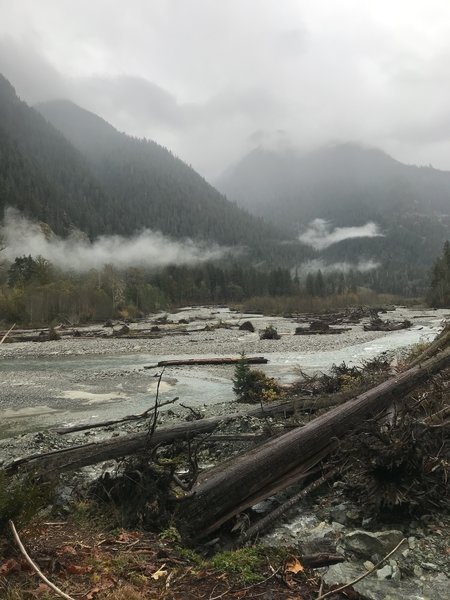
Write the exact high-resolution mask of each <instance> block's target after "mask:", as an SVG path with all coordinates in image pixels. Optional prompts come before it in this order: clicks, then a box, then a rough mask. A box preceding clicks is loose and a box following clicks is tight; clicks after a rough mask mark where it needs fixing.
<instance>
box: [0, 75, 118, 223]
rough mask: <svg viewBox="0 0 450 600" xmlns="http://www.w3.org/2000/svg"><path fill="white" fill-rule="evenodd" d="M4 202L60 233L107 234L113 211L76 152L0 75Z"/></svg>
mask: <svg viewBox="0 0 450 600" xmlns="http://www.w3.org/2000/svg"><path fill="white" fill-rule="evenodd" d="M7 206H12V207H15V208H18V209H19V210H21V211H23V212H24V213H25V214H27V215H28V216H31V217H35V218H38V219H40V220H42V221H45V222H47V223H48V224H49V225H50V226H51V227H52V228H53V229H54V230H55V231H56V232H57V233H61V234H62V233H65V232H67V231H68V230H69V229H70V227H71V226H76V227H78V228H80V229H82V230H83V231H85V232H87V233H89V234H90V235H94V234H96V233H98V232H102V233H104V232H110V231H112V230H113V227H112V226H111V223H110V222H109V218H108V215H110V214H111V213H114V212H117V211H118V205H117V203H114V201H113V200H112V199H111V198H109V197H108V196H107V194H106V193H105V192H104V191H103V190H102V188H101V185H100V184H99V182H98V181H97V180H96V178H95V176H94V175H93V174H92V172H91V170H90V168H89V166H88V165H87V162H86V161H85V159H84V158H83V157H82V156H81V154H80V153H79V152H78V151H77V150H76V149H75V148H74V147H73V146H72V145H71V144H70V143H69V142H68V141H67V140H66V139H65V138H64V137H63V135H62V134H61V133H60V132H58V131H57V130H56V129H55V128H54V127H52V126H51V125H50V124H49V123H47V121H46V120H45V119H44V118H43V117H42V116H41V115H40V114H39V113H38V112H36V111H35V110H34V109H32V108H30V107H29V106H28V105H27V104H25V102H22V101H21V100H19V98H18V97H17V96H16V94H15V91H14V88H13V87H12V85H11V84H10V83H9V82H8V81H7V80H6V79H5V78H4V77H3V76H1V75H0V210H1V212H3V210H4V208H5V207H7ZM119 222H120V221H119Z"/></svg>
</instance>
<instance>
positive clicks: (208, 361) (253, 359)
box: [144, 356, 269, 369]
mask: <svg viewBox="0 0 450 600" xmlns="http://www.w3.org/2000/svg"><path fill="white" fill-rule="evenodd" d="M241 361H242V358H225V357H224V358H185V359H183V358H180V359H174V360H160V361H159V362H158V363H157V364H156V365H149V366H145V367H144V369H155V368H156V367H179V366H184V365H186V366H189V365H236V364H237V363H239V362H241ZM245 362H246V363H248V364H249V365H265V364H266V363H268V362H269V360H268V359H267V358H264V357H263V356H248V357H245Z"/></svg>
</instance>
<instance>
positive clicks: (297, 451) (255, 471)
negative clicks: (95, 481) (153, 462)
mask: <svg viewBox="0 0 450 600" xmlns="http://www.w3.org/2000/svg"><path fill="white" fill-rule="evenodd" d="M449 364H450V350H446V351H445V352H442V353H440V354H439V355H437V356H436V357H434V358H432V359H430V360H428V361H426V362H424V363H423V364H422V365H420V366H416V367H413V368H411V369H408V370H407V371H405V372H403V373H400V374H398V375H396V376H395V377H392V378H390V379H389V380H387V381H385V382H383V383H381V384H379V385H377V386H376V387H375V388H372V389H370V390H368V391H366V392H364V393H363V394H360V395H359V396H357V397H356V398H354V399H352V400H349V401H347V402H345V403H344V404H343V405H341V406H338V407H336V408H334V409H332V410H330V411H328V412H327V413H325V414H323V415H321V416H319V417H318V418H316V419H314V420H313V421H311V422H310V423H308V424H307V425H305V426H304V427H302V428H299V429H294V430H292V431H290V432H288V433H286V434H284V435H281V436H279V437H277V438H274V439H270V440H269V441H267V442H266V443H264V444H261V445H260V446H258V447H256V448H253V449H252V450H250V451H248V452H245V453H243V454H241V455H239V456H237V457H235V458H233V459H229V460H227V461H226V462H225V463H223V464H221V465H220V466H218V467H214V468H213V469H210V470H208V471H205V472H204V473H203V474H201V475H200V477H199V479H198V481H197V483H196V485H195V486H194V488H193V492H194V493H193V496H192V497H190V498H189V499H186V501H185V506H184V507H183V508H184V510H183V517H184V520H185V522H187V523H189V525H190V528H191V531H194V532H196V533H195V534H196V536H198V537H201V536H205V535H207V534H209V533H211V532H212V531H214V530H216V529H218V528H219V527H220V526H221V525H222V524H223V523H225V522H226V521H228V520H229V519H231V518H232V517H233V516H235V515H236V514H238V512H241V511H242V510H245V509H246V508H249V507H250V506H252V505H253V504H254V503H255V501H256V499H258V501H259V500H261V499H262V498H263V497H269V496H270V495H271V494H272V493H273V491H274V489H275V488H276V489H279V485H280V480H283V479H284V480H285V481H289V474H290V473H292V472H296V473H297V474H299V473H300V472H301V471H302V469H304V470H306V469H307V468H308V469H309V468H311V464H314V460H315V459H316V458H317V457H318V456H320V455H321V456H325V455H326V454H327V452H329V451H330V449H331V447H332V446H334V444H332V442H333V440H337V439H339V438H340V437H342V436H344V435H345V434H348V433H351V432H352V430H353V429H354V428H355V426H357V425H358V424H360V423H361V422H362V421H364V420H365V419H367V418H370V417H372V416H373V415H374V414H376V413H378V412H380V411H383V410H384V409H386V408H387V407H388V406H389V405H390V404H391V403H392V402H393V401H394V400H395V398H396V397H398V396H399V395H401V394H405V393H408V392H409V391H411V390H412V389H413V388H414V387H415V386H416V385H417V384H418V383H420V382H422V381H423V380H424V379H426V378H427V377H429V376H430V375H431V374H433V373H436V372H438V371H439V370H441V369H443V368H444V367H446V366H448V365H449Z"/></svg>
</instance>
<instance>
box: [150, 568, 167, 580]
mask: <svg viewBox="0 0 450 600" xmlns="http://www.w3.org/2000/svg"><path fill="white" fill-rule="evenodd" d="M165 566H166V565H165V564H163V565H162V566H161V567H159V569H158V570H157V571H155V572H154V573H153V575H152V579H154V580H155V581H158V579H159V578H160V577H166V576H167V573H168V571H167V570H166V569H164V567H165Z"/></svg>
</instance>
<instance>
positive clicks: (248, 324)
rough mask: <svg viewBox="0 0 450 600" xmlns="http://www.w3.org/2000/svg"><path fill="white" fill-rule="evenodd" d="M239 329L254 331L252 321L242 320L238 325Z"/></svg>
mask: <svg viewBox="0 0 450 600" xmlns="http://www.w3.org/2000/svg"><path fill="white" fill-rule="evenodd" d="M239 329H240V330H241V331H250V332H251V333H253V332H254V331H255V328H254V326H253V323H252V322H251V321H244V322H243V323H242V325H239Z"/></svg>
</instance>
